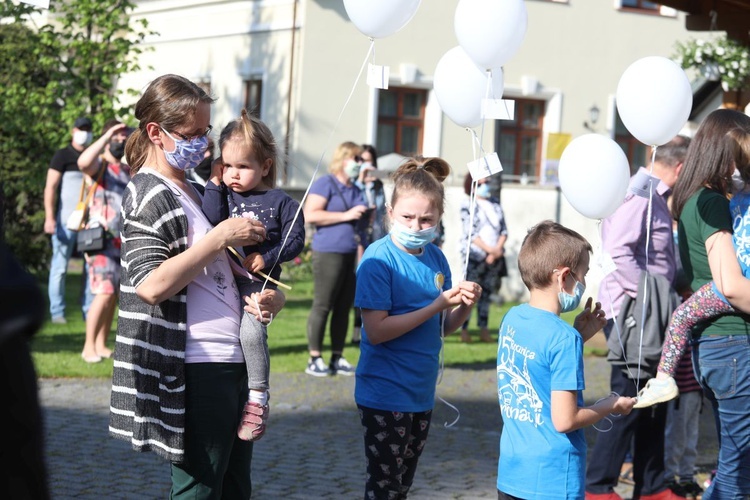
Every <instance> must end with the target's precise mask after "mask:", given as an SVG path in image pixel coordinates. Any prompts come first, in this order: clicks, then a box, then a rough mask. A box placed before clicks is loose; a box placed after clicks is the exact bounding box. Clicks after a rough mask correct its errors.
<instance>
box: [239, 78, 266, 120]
mask: <svg viewBox="0 0 750 500" xmlns="http://www.w3.org/2000/svg"><path fill="white" fill-rule="evenodd" d="M242 83H243V87H244V96H243V99H242V103H243V107H244V109H246V110H247V112H248V113H250V114H251V115H253V116H255V117H256V118H260V111H261V109H262V107H261V98H262V97H263V79H262V78H261V77H259V76H258V77H252V78H249V79H247V80H244V81H243V82H242Z"/></svg>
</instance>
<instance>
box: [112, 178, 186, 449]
mask: <svg viewBox="0 0 750 500" xmlns="http://www.w3.org/2000/svg"><path fill="white" fill-rule="evenodd" d="M121 223H122V226H121V229H122V249H121V252H122V254H121V255H122V257H121V259H122V276H121V282H120V309H119V320H118V323H117V339H116V343H115V360H114V371H113V373H112V395H111V403H110V421H109V432H110V434H111V435H112V436H113V437H116V438H118V439H123V440H126V441H130V442H131V444H132V445H133V449H134V450H136V451H153V452H154V453H156V454H157V455H159V456H161V457H163V458H165V459H167V460H169V461H171V462H182V461H183V460H184V454H185V440H184V437H185V340H186V323H187V309H186V297H187V289H186V288H185V289H183V290H181V291H180V292H179V293H178V294H177V295H175V296H173V297H171V298H170V299H167V300H165V301H164V302H161V303H159V304H157V305H153V306H152V305H149V304H147V303H145V302H143V301H142V300H141V299H140V298H138V296H137V295H136V293H135V288H136V287H137V286H138V285H140V284H141V283H142V282H143V281H144V280H145V279H146V278H147V277H148V276H149V274H150V273H151V272H152V271H154V270H155V269H156V268H157V267H159V265H160V264H161V263H162V262H164V261H165V260H167V259H168V258H170V257H173V256H175V255H177V254H179V253H181V252H183V251H185V249H186V248H187V234H188V223H187V216H186V215H185V212H184V210H183V209H182V206H181V205H180V203H179V201H178V200H177V198H176V197H175V195H174V194H173V193H172V191H171V189H170V188H169V187H167V185H166V184H164V182H163V181H162V180H161V179H160V178H159V177H157V176H156V175H152V174H150V173H148V172H140V173H138V174H137V175H135V176H133V178H132V180H131V182H130V183H129V184H128V186H127V188H126V191H125V193H124V195H123V199H122V222H121Z"/></svg>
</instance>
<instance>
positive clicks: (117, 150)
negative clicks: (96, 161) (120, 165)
mask: <svg viewBox="0 0 750 500" xmlns="http://www.w3.org/2000/svg"><path fill="white" fill-rule="evenodd" d="M109 154H111V155H112V156H113V157H115V158H116V159H118V160H121V159H122V157H123V156H125V143H124V142H110V143H109Z"/></svg>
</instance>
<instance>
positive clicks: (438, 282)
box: [354, 237, 451, 412]
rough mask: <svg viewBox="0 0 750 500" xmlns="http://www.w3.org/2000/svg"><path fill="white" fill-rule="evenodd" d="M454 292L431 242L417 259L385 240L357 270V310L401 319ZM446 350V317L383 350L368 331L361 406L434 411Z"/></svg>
mask: <svg viewBox="0 0 750 500" xmlns="http://www.w3.org/2000/svg"><path fill="white" fill-rule="evenodd" d="M450 288H451V275H450V268H449V266H448V261H447V260H446V259H445V256H444V255H443V252H442V251H441V250H440V249H439V248H438V247H437V246H435V245H433V244H432V243H430V244H429V245H427V246H426V247H425V248H424V252H423V253H422V254H421V255H412V254H409V253H407V252H405V251H403V250H401V249H400V248H398V247H397V246H396V245H395V244H394V243H393V241H392V240H391V238H390V237H384V238H381V239H379V240H378V241H376V242H374V243H373V244H372V245H370V246H369V247H367V250H365V254H364V256H363V257H362V262H361V263H360V264H359V268H358V269H357V293H356V295H355V298H354V305H355V306H356V307H361V308H362V309H374V310H378V311H388V314H389V315H390V316H396V315H399V314H404V313H408V312H411V311H415V310H417V309H421V308H423V307H425V306H427V305H429V304H431V303H432V302H433V301H434V300H435V299H436V298H437V297H438V295H440V294H441V293H442V292H443V291H444V290H449V289H450ZM440 347H441V340H440V314H436V315H435V316H433V317H431V318H430V319H428V320H427V321H425V322H424V323H422V324H421V325H419V326H418V327H417V328H415V329H413V330H411V331H409V332H407V333H405V334H403V335H401V336H400V337H397V338H395V339H393V340H389V341H387V342H382V343H380V344H377V345H372V344H371V343H370V342H369V340H368V339H367V329H366V328H364V327H363V328H362V340H361V342H360V344H359V348H360V356H359V363H358V364H357V379H356V384H355V387H354V399H355V401H356V402H357V404H360V405H362V406H366V407H368V408H374V409H377V410H390V411H401V412H421V411H427V410H429V409H432V407H433V406H434V402H435V383H436V382H437V372H438V364H439V362H438V358H439V355H440Z"/></svg>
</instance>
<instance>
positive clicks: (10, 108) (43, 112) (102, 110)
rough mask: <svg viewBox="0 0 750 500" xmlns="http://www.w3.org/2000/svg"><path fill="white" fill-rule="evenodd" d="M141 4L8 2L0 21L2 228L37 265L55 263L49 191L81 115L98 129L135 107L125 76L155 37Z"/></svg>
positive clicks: (29, 263) (122, 0) (118, 0)
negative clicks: (56, 156)
mask: <svg viewBox="0 0 750 500" xmlns="http://www.w3.org/2000/svg"><path fill="white" fill-rule="evenodd" d="M134 8H135V4H134V3H132V2H130V1H127V0H66V1H62V2H60V1H52V2H50V10H49V11H48V12H46V14H47V15H46V16H43V15H40V14H41V13H42V11H41V10H39V9H36V8H34V7H31V6H29V5H26V4H14V3H13V2H12V1H11V0H2V1H0V18H4V19H6V20H8V19H12V20H13V21H12V22H4V23H3V24H0V88H2V89H3V105H2V106H1V107H0V190H2V195H3V196H2V198H4V207H3V217H2V221H3V228H2V229H3V232H4V238H5V241H6V242H7V243H8V245H9V246H10V248H11V250H12V251H13V253H14V254H15V255H16V256H18V258H19V259H20V260H21V261H22V262H23V263H24V265H25V266H26V267H27V268H28V269H30V270H32V271H37V272H38V271H43V270H46V269H48V265H47V264H48V261H49V256H50V255H49V254H50V251H49V244H48V241H49V239H48V237H47V236H46V235H45V234H44V231H43V224H44V203H43V192H44V183H45V179H46V172H47V167H48V165H49V161H50V159H51V157H52V154H53V153H54V152H55V150H57V149H59V148H61V147H63V146H65V144H67V143H68V142H69V141H70V128H71V126H72V124H73V122H74V121H75V119H76V118H77V117H79V116H84V115H86V116H90V117H91V119H92V120H93V122H94V131H95V134H96V131H98V130H101V126H102V125H103V124H104V122H105V121H106V120H108V119H110V118H113V117H119V118H121V119H127V117H128V116H129V114H130V109H129V106H125V105H122V104H121V102H120V100H119V95H121V94H118V89H117V80H118V78H119V77H120V76H121V75H123V74H126V73H130V72H133V71H137V70H138V69H140V68H139V66H138V62H137V59H138V55H139V54H140V53H141V52H142V50H143V49H142V47H141V43H142V42H143V40H144V38H145V37H146V36H148V35H151V34H154V33H153V32H151V31H150V30H149V29H148V25H147V22H146V21H145V20H143V19H140V20H133V19H131V16H130V13H131V12H132V11H133V9H134ZM39 19H45V20H46V21H45V22H44V23H40V22H39ZM126 92H127V93H133V91H131V90H127V91H126Z"/></svg>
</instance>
